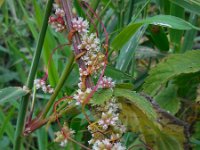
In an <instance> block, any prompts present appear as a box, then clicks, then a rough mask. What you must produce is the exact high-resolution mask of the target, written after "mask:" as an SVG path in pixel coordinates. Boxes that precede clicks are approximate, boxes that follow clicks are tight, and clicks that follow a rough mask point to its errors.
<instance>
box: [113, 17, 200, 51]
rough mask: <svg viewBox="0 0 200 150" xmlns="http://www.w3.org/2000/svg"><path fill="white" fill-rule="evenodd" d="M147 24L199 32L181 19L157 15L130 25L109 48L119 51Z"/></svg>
mask: <svg viewBox="0 0 200 150" xmlns="http://www.w3.org/2000/svg"><path fill="white" fill-rule="evenodd" d="M149 24H153V25H158V26H164V27H169V28H172V29H177V30H190V29H196V30H200V28H198V27H195V26H194V25H192V24H191V23H189V22H187V21H185V20H183V19H181V18H178V17H175V16H170V15H157V16H154V17H149V18H146V19H144V20H141V21H138V22H134V23H130V24H129V25H128V26H127V27H125V28H124V29H123V30H122V31H121V32H120V33H119V34H118V35H117V36H116V38H115V39H114V40H113V41H112V43H111V46H112V47H113V48H114V49H116V50H119V49H121V48H122V47H123V45H124V44H126V43H127V42H128V41H129V40H130V38H131V37H132V36H133V34H135V33H136V32H137V31H138V29H139V28H140V27H141V26H143V25H149Z"/></svg>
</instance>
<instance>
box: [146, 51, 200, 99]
mask: <svg viewBox="0 0 200 150" xmlns="http://www.w3.org/2000/svg"><path fill="white" fill-rule="evenodd" d="M199 58H200V51H198V50H196V51H189V52H187V53H184V54H172V55H170V56H169V57H167V58H166V59H164V60H163V61H162V62H160V63H159V64H158V65H157V66H156V67H155V68H153V69H151V70H150V72H149V76H148V77H147V78H146V80H145V84H144V85H143V89H144V92H145V93H147V94H150V95H152V96H153V95H156V94H157V92H158V90H160V88H161V87H162V86H164V85H165V84H166V83H167V82H168V81H169V80H170V79H173V78H175V77H177V76H179V75H182V74H189V73H195V72H198V71H200V59H199Z"/></svg>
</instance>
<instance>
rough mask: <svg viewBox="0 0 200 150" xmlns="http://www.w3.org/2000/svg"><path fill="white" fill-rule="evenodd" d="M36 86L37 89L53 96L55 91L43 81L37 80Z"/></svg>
mask: <svg viewBox="0 0 200 150" xmlns="http://www.w3.org/2000/svg"><path fill="white" fill-rule="evenodd" d="M34 85H35V87H36V89H37V90H38V89H42V91H43V92H44V93H49V94H52V93H53V92H54V89H53V88H52V87H51V86H50V85H46V82H45V81H44V80H43V79H35V80H34Z"/></svg>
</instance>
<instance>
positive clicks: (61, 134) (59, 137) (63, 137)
mask: <svg viewBox="0 0 200 150" xmlns="http://www.w3.org/2000/svg"><path fill="white" fill-rule="evenodd" d="M74 133H75V131H74V130H72V129H69V128H68V126H67V125H66V123H64V125H63V128H62V131H58V132H56V133H55V135H56V138H55V139H54V142H59V143H60V146H61V147H65V146H66V145H67V142H68V140H67V138H68V137H72V136H73V134H74Z"/></svg>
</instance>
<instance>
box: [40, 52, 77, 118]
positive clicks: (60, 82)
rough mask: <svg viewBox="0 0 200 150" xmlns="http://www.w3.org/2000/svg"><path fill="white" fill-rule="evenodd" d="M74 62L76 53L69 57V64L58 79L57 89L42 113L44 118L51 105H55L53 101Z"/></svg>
mask: <svg viewBox="0 0 200 150" xmlns="http://www.w3.org/2000/svg"><path fill="white" fill-rule="evenodd" d="M73 62H74V54H72V55H71V56H70V58H69V62H68V64H67V65H66V67H65V69H64V71H63V73H62V75H61V77H60V80H59V81H58V84H57V86H56V88H55V91H54V93H53V94H52V96H51V98H50V100H49V101H48V103H47V105H46V106H45V108H44V111H43V113H42V118H43V119H44V118H45V117H46V115H47V113H48V112H49V110H50V108H51V106H52V105H53V103H54V102H55V100H56V97H57V95H58V93H59V91H60V89H61V88H62V86H63V84H64V83H65V80H66V79H67V77H68V75H69V74H70V71H71V66H72V64H73Z"/></svg>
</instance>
